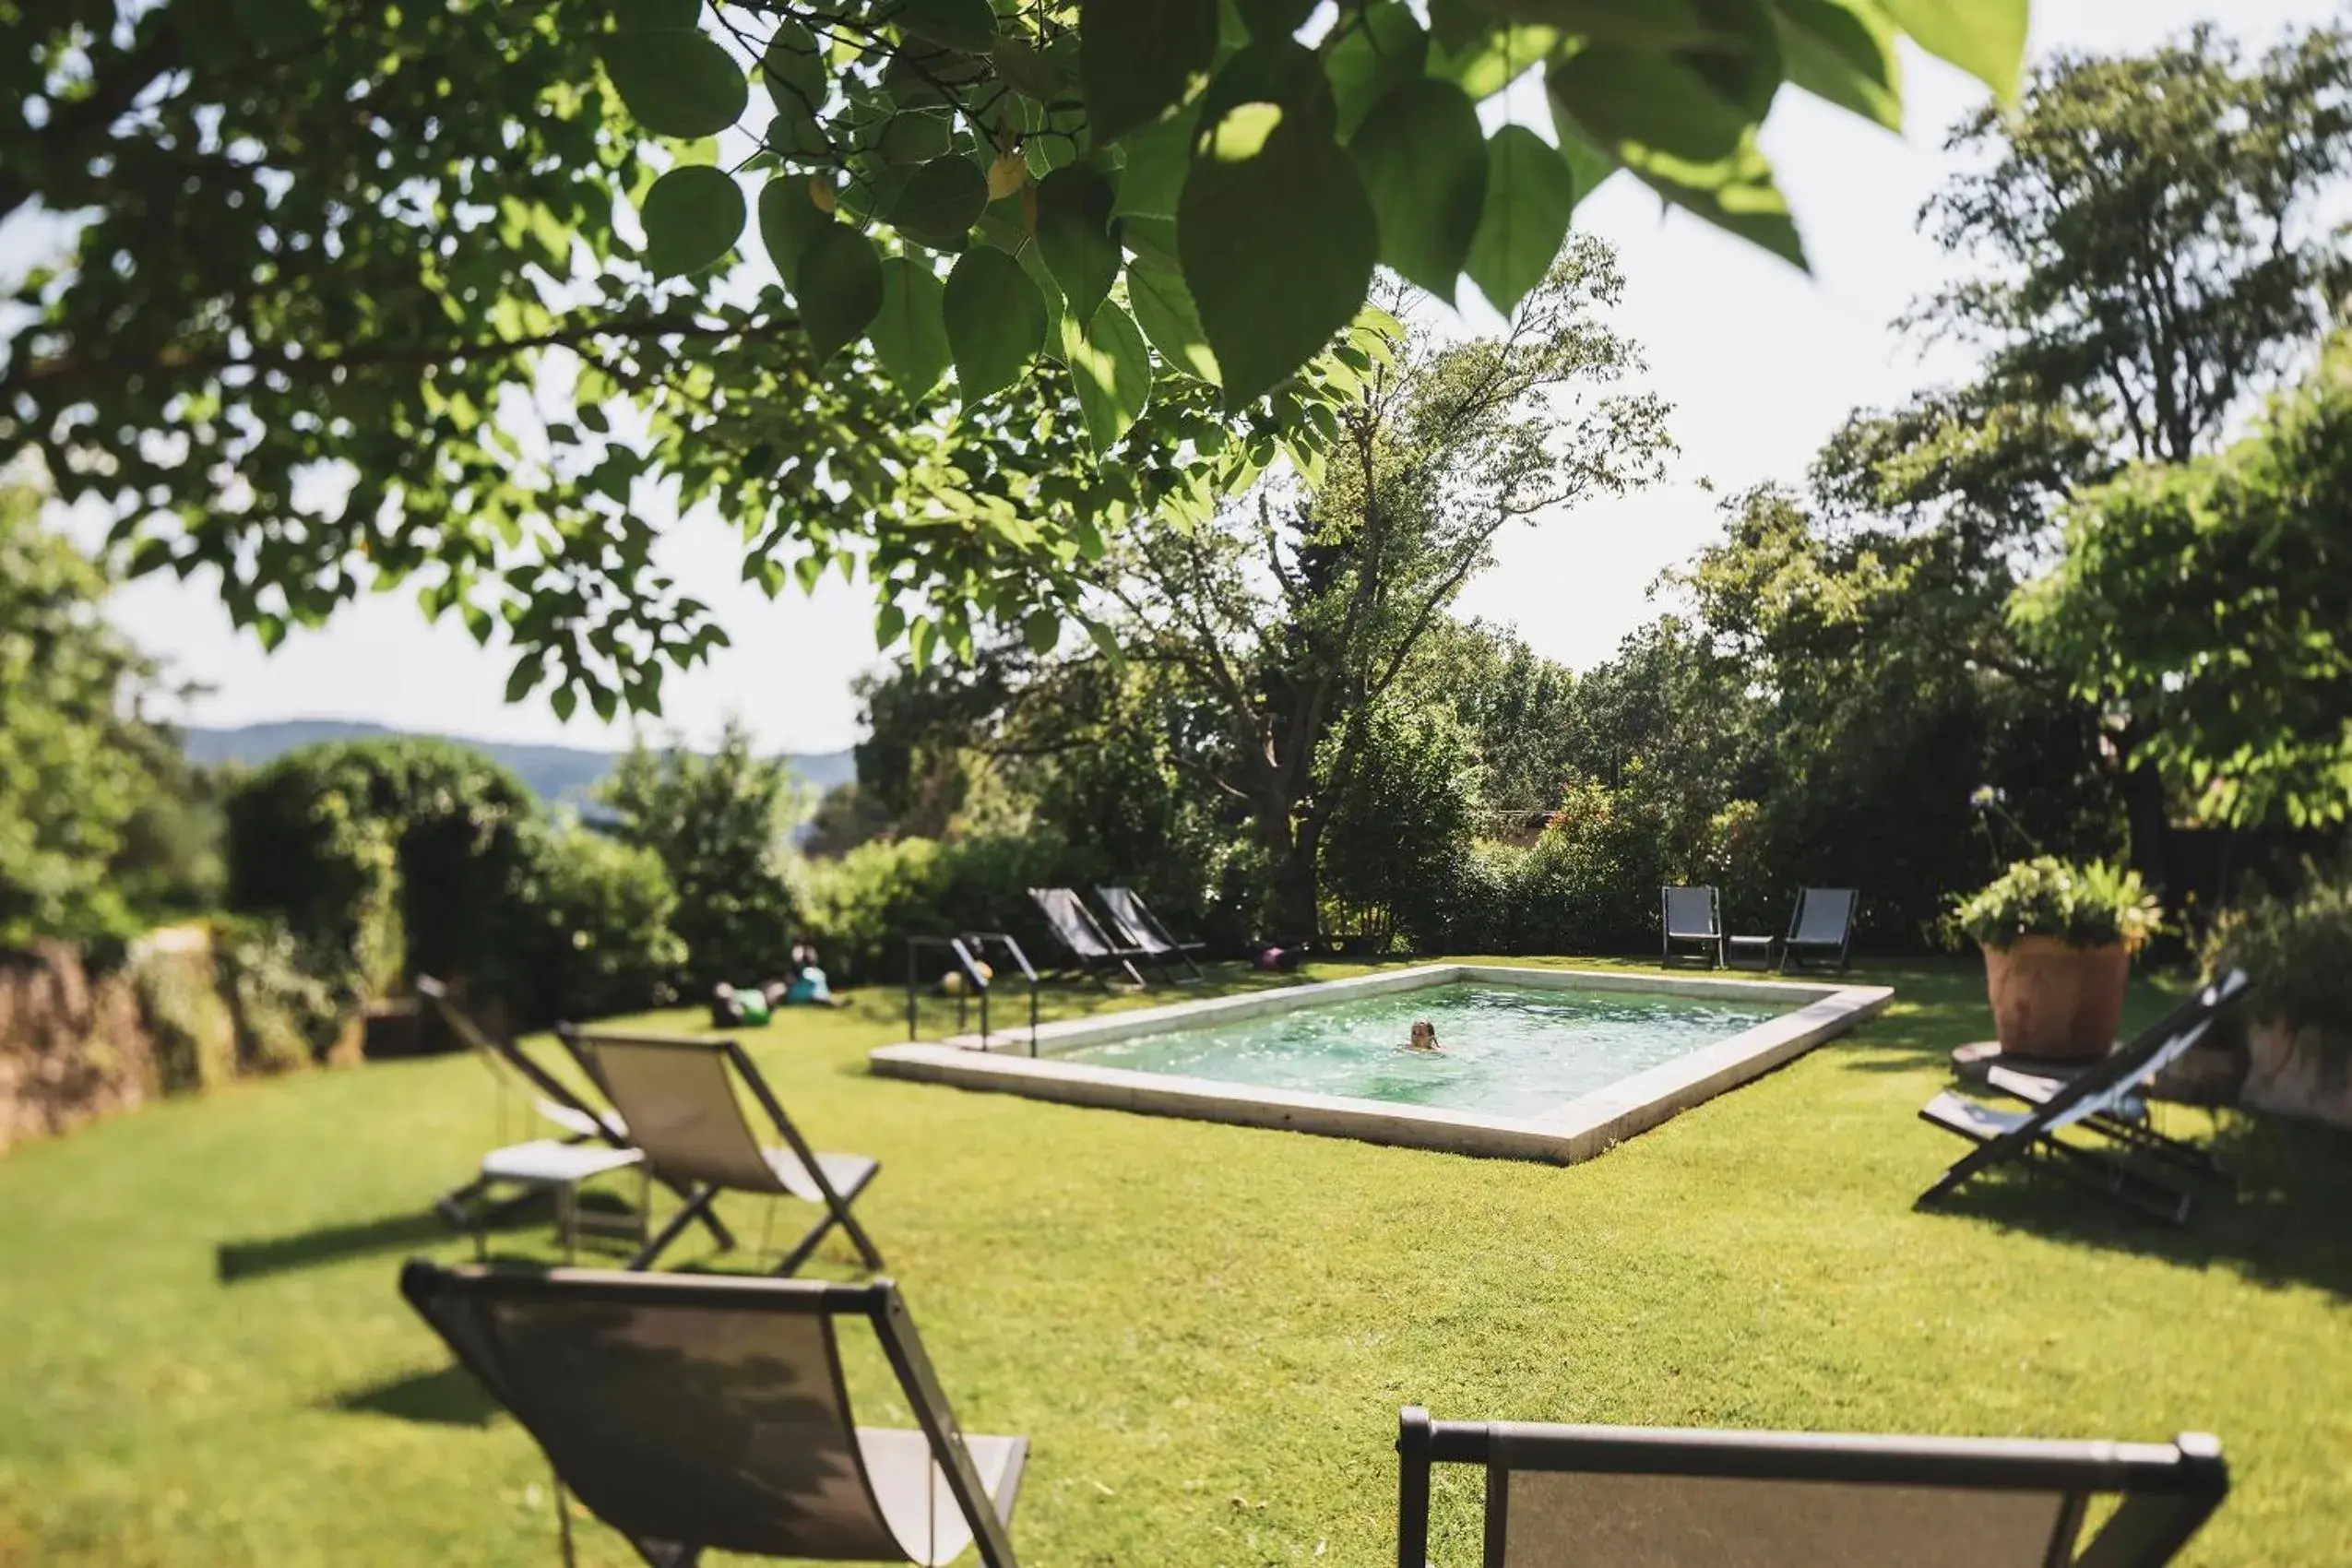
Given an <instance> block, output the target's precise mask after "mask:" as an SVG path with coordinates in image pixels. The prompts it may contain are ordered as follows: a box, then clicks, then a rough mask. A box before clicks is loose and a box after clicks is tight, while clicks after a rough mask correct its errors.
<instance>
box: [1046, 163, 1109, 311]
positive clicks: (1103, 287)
mask: <svg viewBox="0 0 2352 1568" xmlns="http://www.w3.org/2000/svg"><path fill="white" fill-rule="evenodd" d="M1113 199H1114V197H1113V194H1112V192H1111V182H1110V181H1108V180H1106V179H1104V178H1103V177H1102V176H1101V175H1100V174H1099V173H1097V172H1095V171H1094V170H1092V169H1089V168H1087V166H1086V165H1085V164H1083V163H1072V164H1069V165H1067V166H1066V167H1063V168H1060V169H1056V170H1055V171H1054V172H1052V173H1051V174H1048V175H1047V176H1046V177H1045V178H1044V179H1042V180H1040V181H1039V182H1038V187H1037V244H1038V250H1039V253H1041V254H1042V255H1044V257H1045V265H1046V266H1047V267H1049V268H1051V271H1052V273H1053V280H1054V281H1055V282H1057V283H1059V284H1061V285H1062V296H1063V299H1065V300H1067V301H1068V302H1069V306H1070V309H1071V310H1072V311H1073V312H1074V313H1075V314H1076V315H1077V318H1078V319H1079V321H1081V322H1086V321H1090V320H1092V319H1093V318H1094V312H1095V307H1096V306H1097V305H1099V304H1100V303H1102V301H1103V296H1105V295H1106V294H1108V293H1110V292H1111V283H1112V282H1113V281H1114V280H1115V279H1117V278H1118V276H1119V241H1118V238H1117V236H1116V235H1114V234H1113V233H1112V232H1111V203H1112V201H1113Z"/></svg>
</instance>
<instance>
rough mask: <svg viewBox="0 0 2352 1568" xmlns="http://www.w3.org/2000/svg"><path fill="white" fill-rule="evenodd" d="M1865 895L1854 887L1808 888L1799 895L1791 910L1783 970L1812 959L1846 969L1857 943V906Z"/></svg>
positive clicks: (1782, 951)
mask: <svg viewBox="0 0 2352 1568" xmlns="http://www.w3.org/2000/svg"><path fill="white" fill-rule="evenodd" d="M1860 898H1861V895H1860V894H1859V893H1857V892H1855V891H1854V889H1852V888H1850V887H1807V888H1801V889H1800V890H1799V892H1798V894H1797V907H1796V908H1795V909H1791V910H1789V911H1788V935H1787V936H1786V937H1783V938H1782V939H1781V943H1780V967H1781V968H1783V969H1786V968H1788V966H1789V965H1791V964H1802V963H1803V962H1805V961H1807V960H1811V959H1816V958H1817V959H1820V960H1822V961H1823V962H1834V963H1835V965H1836V967H1837V968H1841V969H1842V968H1845V967H1846V953H1847V948H1848V947H1850V946H1851V945H1852V944H1853V941H1854V907H1855V905H1856V904H1857V903H1858V902H1859V901H1860Z"/></svg>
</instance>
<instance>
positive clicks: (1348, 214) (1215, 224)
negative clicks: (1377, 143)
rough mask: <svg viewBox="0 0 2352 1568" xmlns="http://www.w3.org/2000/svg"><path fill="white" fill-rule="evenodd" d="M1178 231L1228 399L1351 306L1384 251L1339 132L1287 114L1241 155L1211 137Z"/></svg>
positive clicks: (1327, 332)
mask: <svg viewBox="0 0 2352 1568" xmlns="http://www.w3.org/2000/svg"><path fill="white" fill-rule="evenodd" d="M1176 243H1177V250H1178V259H1179V260H1180V261H1182V264H1183V269H1184V281H1185V282H1186V283H1187V284H1188V285H1190V287H1191V289H1192V291H1193V300H1194V303H1195V304H1197V305H1198V306H1199V308H1200V317H1201V326H1202V327H1203V329H1204V330H1205V331H1206V333H1207V335H1208V341H1209V346H1210V347H1211V348H1212V349H1214V350H1216V352H1217V362H1218V366H1219V367H1220V368H1221V369H1222V370H1223V372H1224V374H1225V396H1226V402H1227V404H1228V405H1229V406H1233V407H1238V406H1239V405H1241V404H1242V403H1245V402H1247V401H1249V400H1250V399H1251V398H1255V397H1256V396H1257V395H1258V394H1260V393H1261V392H1264V391H1265V390H1266V389H1267V388H1268V387H1270V386H1273V385H1274V384H1275V383H1276V382H1277V381H1280V380H1281V379H1282V378H1283V377H1284V376H1286V375H1289V374H1290V373H1291V372H1293V371H1295V370H1297V369H1298V368H1299V367H1300V366H1301V365H1302V364H1304V363H1306V362H1307V361H1308V360H1310V359H1312V358H1313V357H1314V355H1315V354H1316V352H1317V351H1319V350H1321V349H1322V348H1323V346H1324V343H1325V342H1327V341H1329V339H1330V338H1331V335H1332V334H1333V333H1335V332H1336V331H1338V330H1339V329H1340V328H1341V327H1345V326H1347V325H1348V321H1349V320H1350V319H1352V318H1353V317H1354V315H1355V314H1356V307H1357V306H1358V305H1360V304H1361V303H1364V293H1365V291H1366V290H1367V289H1368V288H1369V287H1370V286H1371V283H1372V265H1373V263H1374V262H1375V261H1376V260H1378V259H1379V255H1380V226H1379V223H1378V222H1377V220H1374V218H1373V217H1372V202H1371V201H1370V199H1368V198H1367V197H1366V196H1365V195H1364V187H1363V182H1362V181H1361V180H1360V178H1359V177H1358V176H1357V173H1356V166H1355V164H1354V163H1352V162H1351V161H1349V160H1348V155H1347V153H1346V152H1345V151H1343V150H1341V148H1340V147H1339V144H1338V143H1337V142H1336V141H1333V140H1332V139H1331V138H1330V137H1328V136H1324V135H1323V134H1320V133H1319V132H1318V131H1316V130H1315V129H1314V128H1313V127H1311V126H1307V125H1296V124H1292V123H1289V122H1288V121H1286V122H1284V123H1282V124H1280V125H1277V126H1275V128H1274V130H1273V131H1272V133H1271V134H1270V135H1268V136H1267V137H1265V140H1264V141H1263V143H1262V144H1261V145H1260V146H1259V147H1258V148H1256V149H1255V150H1254V151H1253V152H1252V153H1251V154H1250V155H1248V156H1246V157H1234V156H1229V155H1224V154H1222V153H1221V152H1220V151H1219V149H1218V148H1217V147H1215V146H1212V147H1211V148H1209V149H1208V150H1207V151H1206V152H1205V153H1204V154H1203V155H1202V156H1201V157H1199V158H1198V159H1196V160H1194V163H1193V172H1192V173H1191V175H1190V176H1188V177H1187V178H1186V179H1185V181H1184V195H1183V199H1182V201H1181V202H1179V203H1178V207H1177V215H1176ZM1269 260H1272V261H1274V262H1275V263H1276V265H1272V266H1269V265H1268V262H1269Z"/></svg>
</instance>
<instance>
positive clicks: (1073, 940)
mask: <svg viewBox="0 0 2352 1568" xmlns="http://www.w3.org/2000/svg"><path fill="white" fill-rule="evenodd" d="M1029 897H1031V898H1032V899H1034V900H1035V901H1036V903H1037V907H1038V909H1039V911H1040V912H1041V913H1043V914H1044V916H1045V923H1046V924H1047V925H1048V926H1049V927H1051V929H1052V932H1053V940H1054V941H1055V942H1057V943H1059V944H1061V946H1062V950H1063V952H1064V953H1066V954H1068V955H1069V957H1070V966H1071V968H1072V969H1073V970H1074V971H1075V972H1076V973H1080V974H1084V975H1087V976H1088V977H1089V978H1091V979H1094V980H1100V981H1101V982H1102V983H1103V984H1105V985H1109V984H1110V983H1111V981H1110V979H1109V976H1110V975H1111V973H1113V972H1116V973H1119V974H1123V975H1125V976H1126V977H1127V979H1128V980H1131V981H1133V982H1134V984H1135V985H1137V986H1141V985H1142V984H1143V983H1144V977H1143V975H1142V974H1141V972H1139V971H1138V970H1137V969H1136V968H1135V960H1136V959H1138V958H1141V957H1144V956H1146V955H1145V954H1144V952H1143V950H1142V949H1141V948H1137V947H1122V946H1120V945H1119V944H1117V943H1115V942H1113V941H1111V937H1110V934H1109V933H1108V932H1105V931H1104V930H1103V929H1102V927H1101V925H1100V924H1099V923H1098V922H1097V921H1096V920H1095V918H1094V915H1093V912H1092V911H1090V910H1089V909H1087V907H1086V905H1084V904H1083V903H1080V902H1079V901H1078V896H1077V895H1076V894H1075V893H1074V892H1072V891H1071V890H1070V889H1069V888H1067V887H1032V888H1030V889H1029Z"/></svg>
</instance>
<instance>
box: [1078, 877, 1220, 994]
mask: <svg viewBox="0 0 2352 1568" xmlns="http://www.w3.org/2000/svg"><path fill="white" fill-rule="evenodd" d="M1094 896H1095V897H1097V898H1098V899H1099V900H1101V902H1102V912H1103V913H1104V914H1107V915H1109V916H1110V917H1111V930H1112V931H1114V932H1117V933H1118V935H1119V939H1120V940H1121V941H1123V942H1124V943H1125V944H1127V945H1128V946H1130V947H1132V948H1134V949H1135V950H1136V951H1137V952H1139V953H1141V954H1143V955H1144V956H1146V957H1147V958H1149V959H1150V960H1151V961H1152V962H1153V963H1155V964H1158V966H1159V967H1160V968H1161V969H1162V970H1163V971H1164V972H1166V973H1168V974H1169V975H1170V976H1173V975H1174V973H1175V968H1174V966H1175V965H1177V964H1182V965H1183V966H1184V968H1186V970H1188V971H1189V978H1191V979H1193V980H1199V979H1201V978H1202V975H1201V967H1200V966H1199V965H1198V964H1196V963H1194V961H1193V952H1192V950H1193V949H1194V948H1196V947H1198V946H1199V945H1200V944H1199V943H1197V942H1179V941H1177V940H1176V938H1175V937H1174V936H1172V935H1171V934H1170V932H1169V930H1168V928H1167V927H1166V926H1164V925H1162V924H1160V923H1159V917H1158V916H1157V915H1155V914H1153V913H1152V912H1151V906H1149V905H1148V904H1146V903H1145V902H1144V900H1143V895H1142V894H1140V893H1137V892H1136V891H1135V890H1134V888H1132V887H1098V888H1096V889H1095V890H1094Z"/></svg>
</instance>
